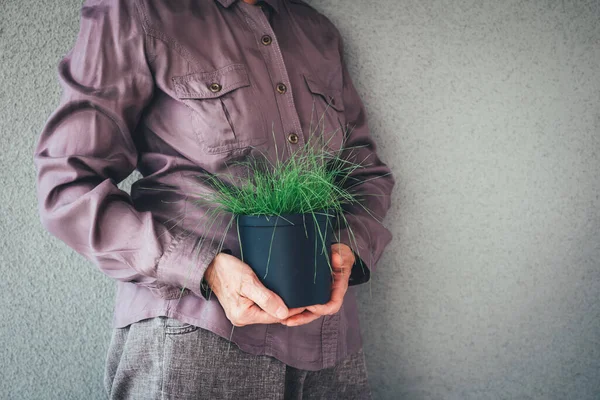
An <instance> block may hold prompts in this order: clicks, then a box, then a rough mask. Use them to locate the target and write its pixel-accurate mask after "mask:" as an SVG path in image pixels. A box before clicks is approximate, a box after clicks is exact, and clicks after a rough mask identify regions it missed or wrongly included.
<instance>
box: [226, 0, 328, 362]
mask: <svg viewBox="0 0 600 400" xmlns="http://www.w3.org/2000/svg"><path fill="white" fill-rule="evenodd" d="M238 3H239V4H240V6H239V10H240V11H241V12H242V13H243V15H244V17H245V19H246V21H247V23H248V26H249V27H250V28H251V30H252V33H253V34H254V38H255V40H256V41H257V43H259V44H260V46H259V49H260V52H261V54H262V56H263V58H264V60H265V65H266V68H267V70H268V73H269V77H270V79H271V84H272V87H273V90H275V91H276V93H275V94H276V96H275V98H276V100H277V107H278V108H279V115H280V118H281V125H282V127H283V134H284V135H285V138H283V141H284V142H285V143H286V145H287V148H288V151H289V152H293V151H294V150H295V148H294V147H293V146H302V145H304V144H305V140H304V135H303V133H302V128H301V125H300V118H299V116H298V111H297V110H296V106H295V103H294V99H293V96H292V87H291V84H290V80H289V76H288V73H287V69H286V67H285V63H284V61H283V55H282V54H281V49H280V47H279V44H278V41H277V37H276V35H275V32H274V31H273V28H272V27H271V24H270V23H269V21H268V15H265V14H266V13H268V12H269V11H267V10H264V11H263V9H262V7H258V6H256V5H249V4H245V3H243V2H238ZM264 7H266V6H264ZM280 84H283V85H285V91H284V93H281V91H280V90H279V88H278V85H280ZM292 134H295V137H296V139H295V140H294V141H292V140H290V136H289V135H292ZM339 323H340V316H339V313H337V314H334V315H325V316H323V324H322V327H321V357H322V363H323V368H328V367H332V366H334V365H335V362H336V357H337V347H338V334H339V332H338V330H339ZM272 339H273V337H272V335H271V333H270V332H269V325H266V328H265V347H267V348H268V349H269V351H270V352H273V350H274V349H273V340H272Z"/></svg>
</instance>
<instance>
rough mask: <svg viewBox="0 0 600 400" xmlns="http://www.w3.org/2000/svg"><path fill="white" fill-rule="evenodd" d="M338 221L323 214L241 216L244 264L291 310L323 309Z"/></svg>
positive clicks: (327, 289) (239, 222) (238, 222)
mask: <svg viewBox="0 0 600 400" xmlns="http://www.w3.org/2000/svg"><path fill="white" fill-rule="evenodd" d="M334 217H335V216H334V214H333V213H325V212H319V213H315V214H314V215H313V214H285V215H281V216H251V215H240V216H238V219H237V224H238V229H239V235H240V245H241V252H242V260H243V261H244V262H245V263H247V264H248V265H250V267H251V268H252V269H253V270H254V272H255V273H256V275H257V276H258V278H259V279H260V280H261V282H262V283H263V284H264V285H265V286H266V287H267V288H269V289H270V290H272V291H273V292H275V293H277V294H278V295H279V296H280V297H281V298H282V299H283V301H284V302H285V304H286V305H287V306H288V307H289V308H295V307H304V306H309V305H313V304H325V303H327V302H328V301H329V299H330V297H331V269H330V267H329V264H330V262H329V260H331V240H332V237H333V228H332V227H333V222H334ZM315 219H316V222H315Z"/></svg>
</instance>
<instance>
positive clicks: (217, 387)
mask: <svg viewBox="0 0 600 400" xmlns="http://www.w3.org/2000/svg"><path fill="white" fill-rule="evenodd" d="M104 386H105V389H106V392H107V394H108V398H109V399H143V400H153V399H156V400H158V399H161V400H163V399H178V400H179V399H182V400H183V399H211V400H221V399H244V400H253V399H257V400H258V399H260V400H271V399H272V400H280V399H284V400H288V399H289V400H297V399H327V400H333V399H340V400H342V399H343V400H346V399H349V400H352V399H356V400H364V399H371V393H370V389H369V383H368V377H367V369H366V365H365V358H364V354H363V351H362V349H361V350H360V351H359V352H358V353H355V354H352V355H350V356H348V357H347V358H345V359H344V360H342V361H341V362H340V363H338V364H337V365H336V366H334V367H331V368H326V369H322V370H320V371H305V370H300V369H297V368H293V367H290V366H288V365H286V364H284V363H282V362H280V361H279V360H277V359H275V358H273V357H269V356H265V355H262V356H255V355H252V354H249V353H246V352H243V351H242V350H240V349H239V348H238V347H237V346H236V345H235V343H230V342H229V341H228V340H226V339H224V338H222V337H220V336H219V335H216V334H214V333H212V332H210V331H208V330H205V329H202V328H198V327H196V326H193V325H189V324H185V323H182V322H180V321H178V320H176V319H174V318H168V317H156V318H149V319H145V320H142V321H139V322H136V323H133V324H131V325H129V326H127V327H125V328H117V329H113V333H112V339H111V343H110V347H109V350H108V354H107V358H106V367H105V374H104Z"/></svg>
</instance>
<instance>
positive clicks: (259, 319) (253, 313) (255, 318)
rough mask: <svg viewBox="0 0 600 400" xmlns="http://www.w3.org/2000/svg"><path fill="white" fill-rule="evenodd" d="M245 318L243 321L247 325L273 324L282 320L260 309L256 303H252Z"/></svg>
mask: <svg viewBox="0 0 600 400" xmlns="http://www.w3.org/2000/svg"><path fill="white" fill-rule="evenodd" d="M246 315H247V317H246V318H247V320H246V321H245V322H246V324H247V325H249V324H275V323H279V322H281V321H282V319H280V318H277V317H274V316H272V315H270V314H268V313H267V312H265V311H264V310H263V309H261V308H260V307H259V306H258V305H256V304H253V305H252V306H250V308H249V309H248V310H247V314H246Z"/></svg>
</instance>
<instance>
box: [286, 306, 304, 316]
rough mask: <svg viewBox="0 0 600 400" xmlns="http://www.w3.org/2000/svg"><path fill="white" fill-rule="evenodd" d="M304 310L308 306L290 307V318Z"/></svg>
mask: <svg viewBox="0 0 600 400" xmlns="http://www.w3.org/2000/svg"><path fill="white" fill-rule="evenodd" d="M304 310H306V307H296V308H290V309H288V318H289V317H292V316H294V315H297V314H300V313H301V312H302V311H304Z"/></svg>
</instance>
